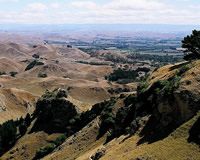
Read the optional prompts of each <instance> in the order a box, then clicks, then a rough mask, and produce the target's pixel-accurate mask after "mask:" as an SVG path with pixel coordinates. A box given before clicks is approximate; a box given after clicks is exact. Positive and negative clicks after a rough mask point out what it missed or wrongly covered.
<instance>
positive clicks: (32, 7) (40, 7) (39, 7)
mask: <svg viewBox="0 0 200 160" xmlns="http://www.w3.org/2000/svg"><path fill="white" fill-rule="evenodd" d="M47 9H48V7H47V6H46V5H45V4H43V3H31V4H29V5H28V6H27V7H26V10H27V11H32V12H43V11H45V10H47Z"/></svg>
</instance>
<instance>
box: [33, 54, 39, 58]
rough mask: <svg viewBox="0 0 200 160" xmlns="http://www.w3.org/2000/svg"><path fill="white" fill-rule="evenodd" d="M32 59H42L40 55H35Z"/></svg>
mask: <svg viewBox="0 0 200 160" xmlns="http://www.w3.org/2000/svg"><path fill="white" fill-rule="evenodd" d="M32 57H33V58H36V59H38V58H40V55H38V54H33V55H32Z"/></svg>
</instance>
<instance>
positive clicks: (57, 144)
mask: <svg viewBox="0 0 200 160" xmlns="http://www.w3.org/2000/svg"><path fill="white" fill-rule="evenodd" d="M66 138H67V137H66V135H64V134H63V135H61V136H59V137H58V138H56V140H55V141H53V142H52V143H53V144H55V145H56V146H60V145H61V144H62V143H63V142H64V141H65V140H66Z"/></svg>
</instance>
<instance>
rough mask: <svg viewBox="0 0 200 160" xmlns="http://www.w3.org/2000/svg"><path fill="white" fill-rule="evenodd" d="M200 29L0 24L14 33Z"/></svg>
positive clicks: (188, 29) (184, 27)
mask: <svg viewBox="0 0 200 160" xmlns="http://www.w3.org/2000/svg"><path fill="white" fill-rule="evenodd" d="M193 29H197V30H198V29H200V25H169V24H58V25H50V24H38V25H36V24H0V31H14V32H31V31H39V32H43V33H46V32H66V31H70V32H143V31H145V32H160V33H190V32H191V30H193Z"/></svg>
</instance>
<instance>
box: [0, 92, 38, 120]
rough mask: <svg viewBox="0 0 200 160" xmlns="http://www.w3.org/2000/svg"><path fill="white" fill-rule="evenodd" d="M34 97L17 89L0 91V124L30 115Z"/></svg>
mask: <svg viewBox="0 0 200 160" xmlns="http://www.w3.org/2000/svg"><path fill="white" fill-rule="evenodd" d="M35 101H36V97H35V96H33V95H32V94H31V93H29V92H26V91H23V90H19V89H15V88H12V89H0V123H3V122H5V121H6V120H10V119H17V118H20V117H22V116H25V115H26V114H27V113H32V112H33V111H34V109H35Z"/></svg>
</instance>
